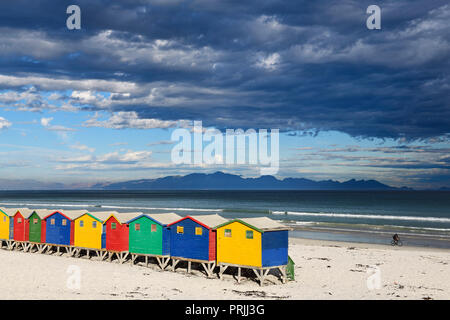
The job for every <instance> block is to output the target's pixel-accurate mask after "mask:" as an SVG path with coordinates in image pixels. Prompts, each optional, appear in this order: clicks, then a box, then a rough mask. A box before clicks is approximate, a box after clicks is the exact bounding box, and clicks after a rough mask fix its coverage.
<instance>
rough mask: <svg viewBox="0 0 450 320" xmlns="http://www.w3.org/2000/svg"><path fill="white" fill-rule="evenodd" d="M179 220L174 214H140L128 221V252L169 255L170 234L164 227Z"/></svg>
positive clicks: (179, 217)
mask: <svg viewBox="0 0 450 320" xmlns="http://www.w3.org/2000/svg"><path fill="white" fill-rule="evenodd" d="M179 219H181V216H179V215H177V214H176V213H159V214H142V215H140V216H138V217H136V218H134V219H131V220H130V221H128V224H129V252H130V253H135V254H146V255H169V249H170V234H169V231H168V230H167V228H166V226H167V225H168V224H169V223H172V222H174V221H177V220H179Z"/></svg>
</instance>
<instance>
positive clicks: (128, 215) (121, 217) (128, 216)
mask: <svg viewBox="0 0 450 320" xmlns="http://www.w3.org/2000/svg"><path fill="white" fill-rule="evenodd" d="M112 215H114V217H115V218H116V219H117V221H119V223H120V224H124V223H128V221H130V220H133V219H134V218H136V217H138V216H141V215H143V213H142V212H123V213H120V212H118V213H114V214H112V213H111V214H110V216H109V217H108V218H107V219H106V220H108V219H109V218H110V217H111V216H112ZM106 220H105V221H104V222H106Z"/></svg>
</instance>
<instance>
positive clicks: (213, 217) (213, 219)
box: [189, 214, 228, 228]
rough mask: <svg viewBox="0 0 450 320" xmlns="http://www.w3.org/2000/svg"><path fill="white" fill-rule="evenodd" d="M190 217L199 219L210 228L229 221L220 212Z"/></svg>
mask: <svg viewBox="0 0 450 320" xmlns="http://www.w3.org/2000/svg"><path fill="white" fill-rule="evenodd" d="M189 217H191V218H193V219H194V220H197V221H198V222H200V223H201V224H203V225H205V226H207V227H208V228H214V227H215V226H218V225H220V224H224V223H226V222H228V219H225V218H224V217H222V216H219V215H218V214H203V215H195V216H189Z"/></svg>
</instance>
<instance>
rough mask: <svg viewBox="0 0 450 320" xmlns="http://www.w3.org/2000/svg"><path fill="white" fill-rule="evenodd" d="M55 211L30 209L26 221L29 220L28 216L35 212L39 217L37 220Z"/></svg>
mask: <svg viewBox="0 0 450 320" xmlns="http://www.w3.org/2000/svg"><path fill="white" fill-rule="evenodd" d="M55 211H56V210H49V209H32V211H31V212H30V214H29V215H28V216H27V219H29V218H30V216H31V215H32V214H33V212H36V214H37V215H38V216H39V218H41V219H43V218H45V217H46V216H48V215H49V214H51V213H53V212H55Z"/></svg>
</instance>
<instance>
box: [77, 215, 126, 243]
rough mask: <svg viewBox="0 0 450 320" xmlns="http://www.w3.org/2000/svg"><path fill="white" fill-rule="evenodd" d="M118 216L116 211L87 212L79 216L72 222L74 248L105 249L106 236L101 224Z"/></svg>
mask: <svg viewBox="0 0 450 320" xmlns="http://www.w3.org/2000/svg"><path fill="white" fill-rule="evenodd" d="M112 214H114V215H116V216H118V215H119V213H118V212H116V211H107V212H106V211H105V212H87V211H84V214H81V215H80V216H79V217H78V218H76V219H75V220H74V222H75V226H74V243H73V245H74V246H75V247H79V248H88V249H97V250H101V249H104V248H105V241H106V234H105V232H104V227H103V223H104V222H105V221H106V220H108V218H109V217H110V216H111V215H112Z"/></svg>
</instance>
